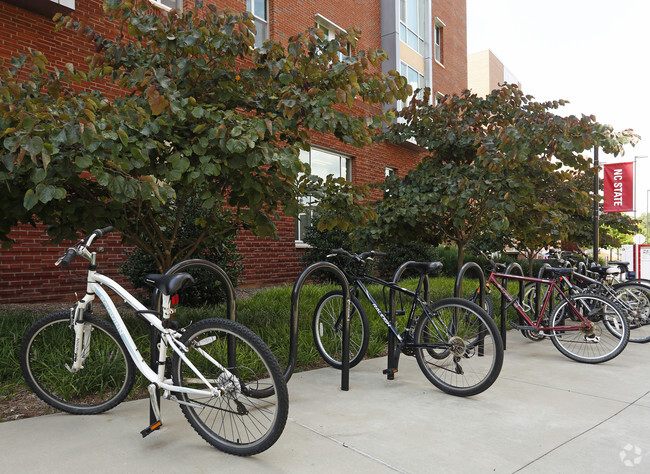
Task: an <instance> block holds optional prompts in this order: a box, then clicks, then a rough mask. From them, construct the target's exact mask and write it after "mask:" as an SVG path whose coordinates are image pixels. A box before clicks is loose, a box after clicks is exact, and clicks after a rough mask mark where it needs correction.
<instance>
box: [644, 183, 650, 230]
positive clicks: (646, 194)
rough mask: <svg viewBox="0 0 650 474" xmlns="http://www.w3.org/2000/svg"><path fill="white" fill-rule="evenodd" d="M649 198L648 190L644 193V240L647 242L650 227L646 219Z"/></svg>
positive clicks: (649, 212) (649, 207)
mask: <svg viewBox="0 0 650 474" xmlns="http://www.w3.org/2000/svg"><path fill="white" fill-rule="evenodd" d="M649 198H650V189H648V190H646V192H645V238H646V240H647V241H648V242H650V232H649V231H650V225H648V217H649V216H650V206H648V203H650V199H649Z"/></svg>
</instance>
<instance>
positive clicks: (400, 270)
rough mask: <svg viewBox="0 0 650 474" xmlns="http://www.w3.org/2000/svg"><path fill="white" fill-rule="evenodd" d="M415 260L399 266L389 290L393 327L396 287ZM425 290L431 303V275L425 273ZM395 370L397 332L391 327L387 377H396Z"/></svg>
mask: <svg viewBox="0 0 650 474" xmlns="http://www.w3.org/2000/svg"><path fill="white" fill-rule="evenodd" d="M411 263H415V262H413V261H408V262H405V263H403V264H402V265H400V266H399V268H398V269H397V270H396V271H395V274H394V275H393V281H392V282H391V283H392V286H390V287H389V288H390V291H389V292H388V295H389V296H388V319H389V321H390V323H391V324H392V326H393V327H395V323H396V319H397V314H396V311H397V290H395V287H396V286H398V284H397V283H398V282H399V280H400V279H401V278H402V275H403V274H404V272H405V271H406V269H407V268H408V266H409V265H410V264H411ZM422 291H424V300H425V301H426V302H427V303H429V300H430V297H431V295H430V282H429V275H424V285H423V288H422ZM395 372H397V357H396V355H395V334H393V332H392V331H391V330H390V329H389V330H388V366H387V368H386V371H385V373H386V378H387V379H388V380H394V379H395Z"/></svg>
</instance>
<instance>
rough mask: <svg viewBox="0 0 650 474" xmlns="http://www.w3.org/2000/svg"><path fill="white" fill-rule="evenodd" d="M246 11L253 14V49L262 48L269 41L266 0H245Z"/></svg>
mask: <svg viewBox="0 0 650 474" xmlns="http://www.w3.org/2000/svg"><path fill="white" fill-rule="evenodd" d="M246 10H247V11H249V12H251V13H252V14H253V16H254V17H255V18H254V22H255V27H256V28H257V33H256V34H255V47H256V48H259V47H260V46H262V43H264V41H265V40H267V39H269V19H268V18H269V17H268V9H267V5H266V0H246Z"/></svg>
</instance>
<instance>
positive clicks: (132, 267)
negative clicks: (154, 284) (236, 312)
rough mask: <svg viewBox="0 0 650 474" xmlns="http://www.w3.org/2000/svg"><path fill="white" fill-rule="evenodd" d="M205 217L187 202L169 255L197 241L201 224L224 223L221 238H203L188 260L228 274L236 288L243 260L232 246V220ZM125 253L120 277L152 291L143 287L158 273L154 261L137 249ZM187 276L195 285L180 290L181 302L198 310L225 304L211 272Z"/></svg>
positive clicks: (193, 273)
mask: <svg viewBox="0 0 650 474" xmlns="http://www.w3.org/2000/svg"><path fill="white" fill-rule="evenodd" d="M208 214H209V211H207V210H205V209H202V208H201V207H200V206H199V205H198V204H197V203H195V202H193V201H192V200H190V201H188V202H187V204H186V207H185V212H184V213H183V217H182V221H181V224H180V227H179V231H178V234H177V236H178V243H177V245H175V246H174V248H173V249H172V253H176V254H177V253H178V252H179V251H180V250H181V248H183V247H184V246H186V245H187V243H188V242H193V241H195V240H197V237H198V236H199V234H201V232H203V229H204V227H203V225H202V224H204V223H205V221H206V220H207V219H208V218H210V219H219V220H220V221H221V222H223V228H224V233H223V234H222V235H220V236H213V237H208V238H206V239H205V240H204V241H203V243H204V245H202V246H201V247H200V248H199V249H197V252H196V253H195V254H194V255H192V257H191V258H200V259H204V260H208V261H210V262H212V263H214V264H216V265H218V266H220V267H221V268H222V269H223V270H224V271H225V272H226V273H227V274H228V276H229V277H230V280H231V281H232V283H233V285H235V286H237V285H238V284H239V276H240V274H241V273H242V271H243V268H244V267H243V265H242V263H241V260H242V259H243V257H242V256H241V254H240V253H239V252H238V249H237V245H236V243H235V237H236V235H237V234H236V230H235V226H234V225H233V224H232V218H231V216H230V214H228V213H227V212H223V213H221V214H219V215H216V216H215V215H211V216H208ZM169 228H171V226H170V227H169ZM142 237H143V239H144V240H145V241H149V239H148V238H146V237H145V236H142ZM125 253H126V260H125V262H124V263H123V264H122V265H121V266H120V273H122V274H123V275H125V276H126V277H128V278H129V280H130V281H131V284H132V285H133V288H135V289H138V288H146V289H149V290H151V287H150V286H149V285H147V284H146V283H145V281H144V279H145V277H146V276H147V275H148V274H150V273H159V269H158V268H157V266H156V263H155V261H154V258H153V257H152V256H151V255H148V254H146V253H145V252H143V251H142V250H141V249H139V248H135V249H133V250H130V251H127V252H125ZM166 270H167V269H166ZM189 273H191V274H192V276H193V277H194V284H193V285H192V286H191V287H189V288H187V289H184V290H183V294H182V298H183V300H184V302H185V304H187V302H188V301H192V302H196V305H199V306H200V305H204V304H210V305H213V304H218V303H221V302H223V301H224V300H225V293H224V291H222V290H220V289H219V287H220V282H218V281H216V280H215V278H214V274H213V273H212V272H210V271H207V270H192V271H190V272H189ZM150 294H151V293H150V292H149V295H150Z"/></svg>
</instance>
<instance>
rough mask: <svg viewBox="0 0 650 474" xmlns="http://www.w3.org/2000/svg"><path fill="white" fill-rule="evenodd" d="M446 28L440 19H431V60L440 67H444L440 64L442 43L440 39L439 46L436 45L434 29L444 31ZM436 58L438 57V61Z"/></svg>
mask: <svg viewBox="0 0 650 474" xmlns="http://www.w3.org/2000/svg"><path fill="white" fill-rule="evenodd" d="M446 26H447V25H445V22H444V21H442V20H441V19H440V18H438V17H435V18H434V19H433V38H432V41H431V42H432V43H433V60H434V61H435V62H436V63H437V64H438V65H440V66H442V67H445V65H444V64H442V52H443V51H442V47H443V45H442V41H443V40H442V38H441V40H440V44H437V43H436V29H440V30H444V29H445V27H446ZM436 49H437V50H438V52H436ZM438 57H440V61H438Z"/></svg>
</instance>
